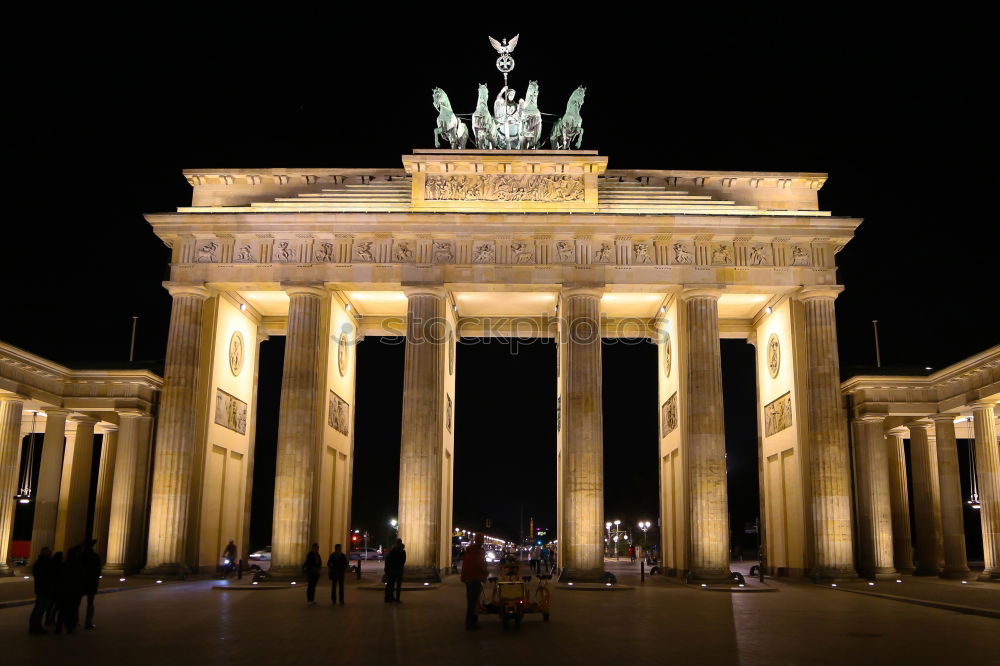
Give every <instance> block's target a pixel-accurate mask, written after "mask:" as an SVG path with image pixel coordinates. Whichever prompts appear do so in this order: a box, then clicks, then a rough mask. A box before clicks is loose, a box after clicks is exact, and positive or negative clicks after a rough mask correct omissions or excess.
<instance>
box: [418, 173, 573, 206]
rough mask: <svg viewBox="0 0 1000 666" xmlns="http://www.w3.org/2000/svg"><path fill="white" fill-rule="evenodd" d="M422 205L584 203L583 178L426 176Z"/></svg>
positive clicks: (507, 175)
mask: <svg viewBox="0 0 1000 666" xmlns="http://www.w3.org/2000/svg"><path fill="white" fill-rule="evenodd" d="M424 200H425V201H583V200H584V187H583V178H581V177H579V176H554V175H511V174H496V175H467V176H465V175H457V176H431V175H429V176H427V180H426V181H425V183H424Z"/></svg>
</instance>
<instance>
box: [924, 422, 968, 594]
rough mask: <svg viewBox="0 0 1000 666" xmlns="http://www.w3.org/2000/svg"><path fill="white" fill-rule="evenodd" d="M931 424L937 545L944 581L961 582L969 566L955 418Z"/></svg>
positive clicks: (966, 574)
mask: <svg viewBox="0 0 1000 666" xmlns="http://www.w3.org/2000/svg"><path fill="white" fill-rule="evenodd" d="M931 420H933V421H934V435H935V439H936V440H937V461H938V487H939V489H940V498H941V542H942V547H943V551H944V571H942V572H941V575H942V576H944V577H946V578H965V577H966V576H968V575H969V565H968V561H967V560H966V555H965V518H964V516H963V515H962V510H963V504H962V481H961V479H960V477H959V474H960V472H959V469H958V446H957V444H956V442H955V415H954V414H938V415H935V416H932V417H931Z"/></svg>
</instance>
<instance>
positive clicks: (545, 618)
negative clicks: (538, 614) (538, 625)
mask: <svg viewBox="0 0 1000 666" xmlns="http://www.w3.org/2000/svg"><path fill="white" fill-rule="evenodd" d="M542 619H543V620H545V621H546V622H548V621H549V614H548V613H542Z"/></svg>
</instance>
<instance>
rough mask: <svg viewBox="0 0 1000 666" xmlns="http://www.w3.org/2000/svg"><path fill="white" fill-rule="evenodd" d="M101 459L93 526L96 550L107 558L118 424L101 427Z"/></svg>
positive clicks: (105, 559) (104, 559)
mask: <svg viewBox="0 0 1000 666" xmlns="http://www.w3.org/2000/svg"><path fill="white" fill-rule="evenodd" d="M101 430H102V432H101V435H102V440H101V461H100V464H99V466H98V471H97V497H96V498H94V528H93V531H92V532H91V534H92V536H93V538H95V539H97V552H99V553H103V554H104V558H103V561H105V562H106V561H107V559H108V523H109V521H110V519H111V489H112V487H113V484H114V478H115V456H116V454H117V450H118V426H111V425H105V426H102V427H101Z"/></svg>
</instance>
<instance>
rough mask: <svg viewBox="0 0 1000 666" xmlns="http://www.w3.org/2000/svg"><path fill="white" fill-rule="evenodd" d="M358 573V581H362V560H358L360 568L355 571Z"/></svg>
mask: <svg viewBox="0 0 1000 666" xmlns="http://www.w3.org/2000/svg"><path fill="white" fill-rule="evenodd" d="M355 571H357V572H358V580H361V559H360V558H358V567H357V569H355Z"/></svg>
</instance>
